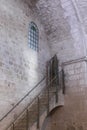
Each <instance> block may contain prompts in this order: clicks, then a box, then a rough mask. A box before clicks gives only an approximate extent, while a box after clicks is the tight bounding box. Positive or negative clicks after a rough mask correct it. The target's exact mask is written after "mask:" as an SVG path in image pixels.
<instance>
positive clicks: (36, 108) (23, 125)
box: [4, 70, 65, 130]
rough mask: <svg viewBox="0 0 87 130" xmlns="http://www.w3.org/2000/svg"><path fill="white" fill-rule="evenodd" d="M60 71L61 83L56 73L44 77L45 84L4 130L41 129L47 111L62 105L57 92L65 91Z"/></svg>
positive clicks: (62, 92)
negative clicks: (50, 76) (52, 75)
mask: <svg viewBox="0 0 87 130" xmlns="http://www.w3.org/2000/svg"><path fill="white" fill-rule="evenodd" d="M61 73H62V76H61V79H62V80H61V81H62V84H60V83H58V80H59V79H58V75H55V77H53V78H52V79H51V80H50V81H49V80H48V78H47V77H46V80H47V83H46V86H45V87H44V88H43V89H42V90H41V92H40V93H39V94H38V95H37V96H36V97H35V98H34V99H33V101H32V102H31V103H30V104H29V105H28V106H27V107H26V108H25V109H24V111H23V112H22V113H21V114H20V115H19V116H18V117H17V118H16V119H15V120H14V121H13V122H12V123H11V124H10V125H9V126H8V127H7V128H6V129H5V130H37V129H39V130H40V129H41V125H42V124H43V122H44V119H45V118H46V116H47V115H48V114H49V112H50V111H51V110H53V109H54V108H55V107H56V106H59V105H63V103H61V102H60V101H59V100H60V99H59V98H60V96H59V93H61V94H64V92H65V85H64V71H63V70H62V71H61ZM40 83H41V82H40ZM61 85H62V86H61ZM27 95H28V94H27ZM25 97H26V96H25ZM20 102H21V101H20ZM20 102H19V103H20ZM59 102H60V103H59ZM15 107H16V106H15ZM13 109H14V108H13ZM10 112H11V111H10ZM10 112H9V113H10ZM9 113H8V114H9ZM6 116H7V115H6ZM4 118H5V117H4Z"/></svg>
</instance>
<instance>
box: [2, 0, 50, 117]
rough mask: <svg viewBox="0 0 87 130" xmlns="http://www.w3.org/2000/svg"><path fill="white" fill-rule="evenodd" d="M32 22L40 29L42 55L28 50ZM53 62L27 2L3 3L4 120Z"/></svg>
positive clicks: (36, 20)
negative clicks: (50, 60)
mask: <svg viewBox="0 0 87 130" xmlns="http://www.w3.org/2000/svg"><path fill="white" fill-rule="evenodd" d="M31 21H34V22H35V23H36V24H37V26H38V29H39V52H36V51H34V50H32V49H30V48H29V46H28V31H29V23H30V22H31ZM45 54H46V55H45ZM49 58H50V49H49V46H48V44H47V37H46V34H45V32H44V29H43V25H42V24H41V23H40V20H39V17H38V15H37V14H36V13H34V12H33V11H32V10H31V9H30V8H29V7H28V5H27V4H26V3H25V2H24V1H21V0H17V1H14V0H8V1H6V0H1V1H0V106H1V107H0V118H1V117H2V116H3V115H4V114H6V113H7V112H8V111H9V110H10V109H11V108H12V107H13V106H14V105H15V104H16V103H17V102H18V101H19V100H20V99H21V98H22V97H23V96H24V95H25V94H26V93H27V92H28V91H29V90H31V89H32V88H33V87H34V86H35V85H36V84H37V83H38V82H39V81H40V80H41V79H42V78H43V77H44V76H45V65H46V61H47V60H48V59H49ZM41 87H42V86H41ZM40 89H41V88H40ZM35 93H36V92H35ZM35 93H33V96H34V95H35ZM26 104H27V103H25V104H23V107H25V106H26ZM21 108H22V107H21ZM22 109H23V108H22Z"/></svg>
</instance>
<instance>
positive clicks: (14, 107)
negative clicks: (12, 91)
mask: <svg viewBox="0 0 87 130" xmlns="http://www.w3.org/2000/svg"><path fill="white" fill-rule="evenodd" d="M44 80H45V77H44V78H43V79H42V80H41V81H40V82H39V83H38V84H37V85H35V87H34V88H32V89H31V90H30V91H29V92H28V93H27V94H26V95H25V96H24V97H23V98H22V99H21V100H20V101H19V102H18V103H17V104H16V105H15V106H14V107H13V108H12V109H10V110H9V111H8V112H7V113H6V114H5V115H4V116H3V117H2V118H1V119H0V121H2V120H4V119H5V118H6V117H7V116H8V115H9V114H10V113H11V112H12V111H13V110H14V109H15V108H16V107H17V106H18V105H19V104H20V103H21V102H22V101H23V100H24V99H25V98H26V97H27V96H29V94H30V93H31V92H32V91H33V90H34V89H36V88H37V87H38V85H39V84H41V82H42V81H44Z"/></svg>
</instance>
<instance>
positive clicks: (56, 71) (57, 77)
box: [55, 57, 59, 103]
mask: <svg viewBox="0 0 87 130" xmlns="http://www.w3.org/2000/svg"><path fill="white" fill-rule="evenodd" d="M55 58H56V59H55V62H56V69H55V74H56V103H57V102H58V86H59V76H58V74H59V73H58V68H59V67H58V59H57V57H55Z"/></svg>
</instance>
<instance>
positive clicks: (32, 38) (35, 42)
mask: <svg viewBox="0 0 87 130" xmlns="http://www.w3.org/2000/svg"><path fill="white" fill-rule="evenodd" d="M38 46H39V30H38V28H37V25H36V24H35V23H34V22H31V23H30V25H29V47H30V48H32V49H33V50H35V51H38Z"/></svg>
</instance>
